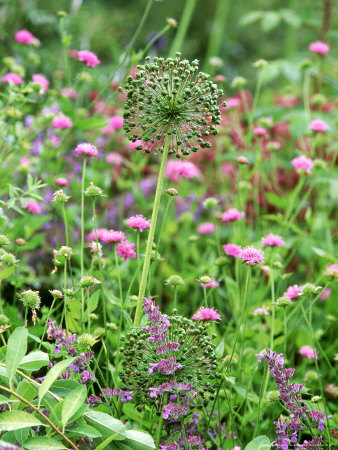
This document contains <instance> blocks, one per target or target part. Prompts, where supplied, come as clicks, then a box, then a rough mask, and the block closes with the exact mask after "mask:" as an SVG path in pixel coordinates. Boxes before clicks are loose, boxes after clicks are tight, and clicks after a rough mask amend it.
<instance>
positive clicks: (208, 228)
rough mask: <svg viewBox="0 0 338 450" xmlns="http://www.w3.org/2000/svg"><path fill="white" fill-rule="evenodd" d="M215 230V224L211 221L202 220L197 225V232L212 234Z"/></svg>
mask: <svg viewBox="0 0 338 450" xmlns="http://www.w3.org/2000/svg"><path fill="white" fill-rule="evenodd" d="M214 231H215V225H214V224H213V223H212V222H203V223H201V224H200V225H198V227H197V233H199V234H212V233H214Z"/></svg>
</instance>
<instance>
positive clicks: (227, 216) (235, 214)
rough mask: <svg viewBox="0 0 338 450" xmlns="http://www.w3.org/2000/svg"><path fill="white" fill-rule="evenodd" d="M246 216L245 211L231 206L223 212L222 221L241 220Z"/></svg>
mask: <svg viewBox="0 0 338 450" xmlns="http://www.w3.org/2000/svg"><path fill="white" fill-rule="evenodd" d="M244 216H245V213H244V212H242V211H238V209H236V208H230V209H228V210H226V211H225V212H224V213H223V214H222V222H232V221H233V220H240V219H242V218H243V217H244Z"/></svg>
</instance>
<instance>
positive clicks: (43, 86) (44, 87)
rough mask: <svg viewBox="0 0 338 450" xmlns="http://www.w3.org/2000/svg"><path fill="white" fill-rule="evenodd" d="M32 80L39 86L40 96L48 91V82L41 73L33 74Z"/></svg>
mask: <svg viewBox="0 0 338 450" xmlns="http://www.w3.org/2000/svg"><path fill="white" fill-rule="evenodd" d="M32 80H33V81H34V83H37V84H39V85H40V86H41V90H40V94H45V93H46V92H47V91H48V87H49V81H48V80H47V78H46V77H45V76H44V75H42V74H41V73H34V74H33V75H32Z"/></svg>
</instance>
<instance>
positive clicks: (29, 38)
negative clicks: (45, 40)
mask: <svg viewBox="0 0 338 450" xmlns="http://www.w3.org/2000/svg"><path fill="white" fill-rule="evenodd" d="M14 40H15V41H16V42H18V43H19V44H25V45H31V44H38V43H39V41H38V39H36V37H35V36H34V35H33V34H32V33H31V32H30V31H28V30H19V31H17V32H16V33H15V35H14Z"/></svg>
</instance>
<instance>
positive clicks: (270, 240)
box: [262, 233, 285, 247]
mask: <svg viewBox="0 0 338 450" xmlns="http://www.w3.org/2000/svg"><path fill="white" fill-rule="evenodd" d="M262 244H263V245H267V246H270V247H281V246H282V245H285V242H284V241H283V239H282V238H281V237H280V236H278V234H272V233H270V234H268V235H266V236H265V237H263V238H262Z"/></svg>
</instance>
